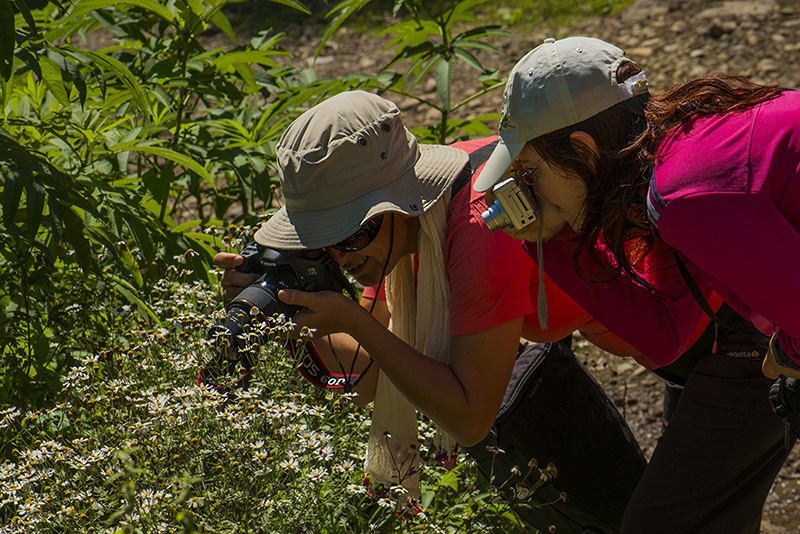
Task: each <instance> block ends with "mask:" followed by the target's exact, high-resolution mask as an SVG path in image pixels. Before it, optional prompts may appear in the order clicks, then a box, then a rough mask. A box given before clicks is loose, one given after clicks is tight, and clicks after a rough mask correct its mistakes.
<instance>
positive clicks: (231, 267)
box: [214, 252, 259, 308]
mask: <svg viewBox="0 0 800 534" xmlns="http://www.w3.org/2000/svg"><path fill="white" fill-rule="evenodd" d="M242 262H244V258H243V257H241V256H240V255H239V254H232V253H230V252H220V253H218V254H217V255H216V256H214V265H216V266H217V267H219V268H220V269H223V273H222V300H223V303H224V304H225V307H226V308H227V307H228V304H230V302H231V301H232V300H233V299H234V298H235V297H236V295H238V294H239V293H241V292H242V290H243V289H244V288H246V287H248V286H250V285H251V284H252V283H253V282H255V281H256V280H258V278H259V275H258V274H256V273H242V272H239V271H237V270H236V267H237V266H239V265H241V264H242Z"/></svg>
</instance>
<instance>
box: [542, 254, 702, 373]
mask: <svg viewBox="0 0 800 534" xmlns="http://www.w3.org/2000/svg"><path fill="white" fill-rule="evenodd" d="M544 247H545V248H544V266H545V269H546V270H547V272H548V274H549V276H550V277H551V278H552V279H553V280H554V281H555V282H556V284H558V285H559V287H561V288H562V289H564V291H566V292H567V293H568V294H569V295H570V297H572V298H573V299H574V300H575V301H576V302H577V303H578V304H579V305H580V306H581V307H582V308H584V309H585V310H586V311H587V312H588V313H589V314H590V315H591V316H592V317H594V318H595V319H597V320H598V321H599V322H601V323H602V324H603V325H604V326H606V327H607V328H608V329H609V330H611V331H612V332H614V333H616V334H617V335H619V337H620V338H621V339H623V340H624V341H625V342H626V343H628V344H630V345H632V346H633V347H634V348H635V349H636V350H638V351H639V352H641V353H642V354H644V355H645V356H646V357H647V358H648V359H649V360H652V361H653V362H654V363H656V364H657V365H666V364H669V363H671V362H672V361H674V360H675V359H676V358H677V357H678V356H680V355H681V354H682V353H683V352H684V351H685V350H686V349H687V348H688V346H689V344H690V343H691V338H692V334H693V332H694V329H695V327H696V325H697V323H698V321H699V320H700V316H701V315H702V310H701V309H700V307H699V305H698V304H697V303H696V302H695V300H694V298H693V297H692V295H691V293H689V291H688V290H687V289H686V285H685V282H683V280H682V279H681V278H680V273H679V271H678V270H677V268H676V267H675V263H674V258H672V256H671V252H670V249H669V248H668V247H667V245H665V244H664V243H659V244H658V247H657V248H654V250H653V251H652V252H651V255H653V256H652V257H651V261H652V260H655V259H656V257H657V258H658V259H659V262H660V263H661V264H662V267H661V268H660V269H658V270H657V271H654V272H652V273H651V276H649V277H648V280H649V281H650V282H651V283H652V284H653V285H654V286H655V288H656V291H655V292H653V291H651V290H649V289H647V288H645V287H644V286H642V285H640V284H637V283H636V282H634V281H633V280H631V279H630V278H628V277H625V276H621V277H618V279H617V280H615V281H614V283H613V284H603V285H600V284H590V283H587V282H585V281H584V280H583V279H582V278H581V276H580V275H579V274H578V272H577V270H576V268H575V266H574V265H573V260H572V255H573V251H574V250H575V244H574V243H573V242H571V241H569V240H565V239H561V238H556V239H553V240H551V241H549V242H547V243H546V244H545V245H544ZM527 249H528V250H529V254H531V253H533V254H535V244H531V245H529V246H528V247H527ZM584 257H586V255H585V256H584ZM592 261H593V260H587V265H588V267H589V268H590V269H591V268H592V267H593V263H590V262H592ZM589 276H591V272H590V273H589Z"/></svg>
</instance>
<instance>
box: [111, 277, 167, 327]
mask: <svg viewBox="0 0 800 534" xmlns="http://www.w3.org/2000/svg"><path fill="white" fill-rule="evenodd" d="M111 285H112V286H113V287H114V288H115V289H116V290H117V291H119V292H120V293H122V294H123V295H124V296H125V298H126V299H128V302H131V303H135V304H136V310H137V312H138V313H139V315H141V316H142V317H143V318H144V319H148V320H150V321H152V322H153V323H154V324H156V325H159V324H161V321H160V320H159V319H158V316H157V315H156V313H155V312H154V311H153V308H151V307H150V306H149V305H148V304H147V302H145V301H144V300H142V299H140V298H139V297H138V295H137V293H139V289H137V288H136V287H134V286H132V285H131V283H130V282H128V281H127V280H125V279H124V278H120V277H119V276H117V275H113V276H112V277H111Z"/></svg>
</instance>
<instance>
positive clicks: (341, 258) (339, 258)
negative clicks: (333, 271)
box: [325, 247, 350, 267]
mask: <svg viewBox="0 0 800 534" xmlns="http://www.w3.org/2000/svg"><path fill="white" fill-rule="evenodd" d="M325 250H326V251H327V252H328V255H329V256H330V257H331V259H332V260H333V261H335V262H336V263H337V264H338V265H339V267H342V266H343V265H344V262H345V260H346V259H347V257H348V256H349V255H350V253H349V252H342V251H341V250H336V249H335V248H333V247H326V248H325Z"/></svg>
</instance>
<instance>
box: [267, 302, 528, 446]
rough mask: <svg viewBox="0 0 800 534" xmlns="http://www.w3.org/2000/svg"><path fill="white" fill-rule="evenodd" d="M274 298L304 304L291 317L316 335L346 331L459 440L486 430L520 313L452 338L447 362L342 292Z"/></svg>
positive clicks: (507, 370)
mask: <svg viewBox="0 0 800 534" xmlns="http://www.w3.org/2000/svg"><path fill="white" fill-rule="evenodd" d="M278 296H279V298H280V299H281V300H282V301H284V302H286V303H290V304H296V305H300V306H303V307H304V308H306V309H304V310H302V311H300V312H299V313H298V314H297V315H295V317H294V320H295V322H296V323H297V324H298V326H299V327H303V326H308V327H312V328H316V329H317V333H318V335H320V336H323V335H327V334H330V333H335V332H348V333H349V334H350V335H352V336H353V338H355V339H357V340H358V341H359V342H361V345H362V346H363V347H364V348H365V349H366V350H367V352H369V354H370V355H372V357H373V358H374V359H375V361H376V363H377V364H378V365H380V368H381V371H383V372H384V373H386V375H387V376H388V377H389V379H390V380H391V381H392V382H393V383H394V384H395V386H397V388H398V389H399V390H400V391H402V392H403V394H405V396H406V397H407V398H408V399H409V400H410V401H411V402H412V403H413V404H414V405H415V406H416V407H417V409H419V410H420V411H421V412H423V413H424V414H425V415H427V416H428V417H430V418H431V419H433V420H434V421H436V423H438V424H439V425H441V426H442V427H443V428H445V429H446V430H447V431H448V432H450V433H451V434H452V435H453V436H454V437H455V438H456V439H457V440H458V441H459V442H460V443H462V444H464V445H472V444H474V443H477V442H478V441H480V440H481V439H483V438H484V437H485V436H486V434H487V433H488V432H489V430H490V428H491V426H492V424H493V423H494V419H495V417H496V415H497V411H498V410H499V408H500V403H501V402H502V400H503V395H504V394H505V390H506V385H507V384H508V380H509V378H510V376H511V370H512V369H513V367H514V361H515V358H516V353H517V348H518V345H519V337H520V333H521V331H522V321H523V319H522V317H519V318H517V319H514V320H511V321H508V322H506V323H503V324H500V325H498V326H496V327H494V328H490V329H488V330H484V331H481V332H476V333H474V334H468V335H463V336H453V337H452V338H451V346H450V363H449V365H448V364H444V363H441V362H438V361H436V360H434V359H431V358H428V357H427V356H425V355H424V354H422V353H421V352H419V351H417V350H416V349H414V348H413V347H411V346H410V345H408V344H407V343H405V342H404V341H402V340H401V339H400V338H398V337H397V336H395V335H394V334H392V333H391V332H390V331H389V330H387V329H386V327H385V326H384V325H383V324H381V323H380V322H379V321H378V319H376V318H375V317H373V316H371V315H370V314H369V313H368V312H367V311H366V310H364V309H363V308H361V307H360V306H358V305H357V304H355V303H353V302H352V301H349V300H348V299H347V298H346V297H344V296H342V295H339V294H337V293H333V292H330V291H322V292H319V293H306V292H302V291H281V292H280V293H279V295H278Z"/></svg>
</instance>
